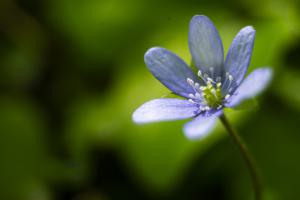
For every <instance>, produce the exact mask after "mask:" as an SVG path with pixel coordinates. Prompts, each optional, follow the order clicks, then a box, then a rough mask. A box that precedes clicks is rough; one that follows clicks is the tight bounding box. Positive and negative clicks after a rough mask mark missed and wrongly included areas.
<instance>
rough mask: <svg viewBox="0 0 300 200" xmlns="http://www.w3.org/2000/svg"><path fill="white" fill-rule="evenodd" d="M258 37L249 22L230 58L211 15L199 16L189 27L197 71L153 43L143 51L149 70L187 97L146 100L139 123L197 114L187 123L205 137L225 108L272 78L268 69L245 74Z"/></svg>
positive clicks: (192, 133) (190, 132)
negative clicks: (209, 16)
mask: <svg viewBox="0 0 300 200" xmlns="http://www.w3.org/2000/svg"><path fill="white" fill-rule="evenodd" d="M254 38H255V30H254V29H253V27H251V26H246V27H244V28H243V29H241V30H240V31H239V32H238V34H237V35H236V37H235V38H234V40H233V42H232V44H231V46H230V48H229V51H228V53H227V56H226V59H225V61H224V51H223V45H222V41H221V39H220V36H219V33H218V31H217V29H216V28H215V26H214V25H213V23H212V22H211V21H210V19H209V18H208V17H206V16H203V15H196V16H194V17H193V18H192V19H191V22H190V28H189V49H190V52H191V55H192V59H193V61H194V63H195V66H196V67H197V69H198V73H197V74H196V73H194V72H193V71H192V69H191V68H189V67H188V65H187V64H186V63H185V62H184V61H183V60H182V59H180V58H179V57H178V56H177V55H175V54H173V53H172V52H170V51H168V50H166V49H164V48H161V47H154V48H151V49H149V50H148V51H147V52H146V54H145V63H146V65H147V67H148V69H149V70H150V71H151V73H152V74H153V75H154V76H155V77H156V78H157V79H158V80H159V81H160V82H161V83H162V84H164V85H165V86H166V87H167V88H169V89H170V90H171V91H172V92H174V93H175V94H177V95H179V96H181V97H184V98H185V99H176V98H160V99H154V100H151V101H149V102H146V103H145V104H143V105H142V106H140V107H139V108H138V109H137V110H136V111H135V112H134V113H133V116H132V118H133V121H134V122H136V123H139V124H142V123H149V122H156V121H167V120H178V119H185V118H193V119H192V120H191V121H190V122H187V123H186V124H185V125H184V132H185V134H186V136H187V137H188V138H191V139H194V138H200V137H204V136H206V135H207V134H208V133H209V132H210V130H211V129H212V128H213V127H214V124H215V121H216V119H217V117H219V116H220V115H222V114H223V109H224V108H225V107H229V108H233V107H235V106H237V105H238V104H239V103H240V102H241V101H243V100H245V99H248V98H251V97H253V96H255V95H257V94H258V93H259V92H261V91H262V90H263V89H264V88H265V87H266V86H267V84H268V83H269V81H270V79H271V77H272V70H271V69H270V68H259V69H256V70H254V71H253V72H252V73H251V74H250V75H249V76H248V77H247V78H246V79H244V77H245V74H246V72H247V70H248V66H249V63H250V58H251V54H252V49H253V44H254Z"/></svg>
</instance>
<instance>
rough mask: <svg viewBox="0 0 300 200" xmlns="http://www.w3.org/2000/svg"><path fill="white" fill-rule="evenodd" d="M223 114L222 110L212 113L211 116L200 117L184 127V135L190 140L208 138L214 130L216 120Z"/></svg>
mask: <svg viewBox="0 0 300 200" xmlns="http://www.w3.org/2000/svg"><path fill="white" fill-rule="evenodd" d="M222 113H223V111H222V110H219V111H217V112H214V113H211V114H210V115H209V116H207V115H206V114H203V115H199V116H197V117H196V118H195V119H193V120H192V121H190V122H187V123H186V124H185V125H184V128H183V130H184V133H185V135H186V137H187V138H189V139H200V138H204V137H205V136H207V135H208V134H209V133H210V131H211V130H212V129H213V128H214V125H215V122H216V119H217V117H218V116H220V115H221V114H222Z"/></svg>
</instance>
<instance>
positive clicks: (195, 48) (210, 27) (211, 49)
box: [189, 15, 224, 78]
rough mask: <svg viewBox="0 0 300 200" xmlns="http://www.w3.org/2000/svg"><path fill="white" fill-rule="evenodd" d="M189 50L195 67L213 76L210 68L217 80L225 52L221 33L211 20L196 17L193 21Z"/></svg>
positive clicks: (191, 23) (200, 16)
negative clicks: (211, 69)
mask: <svg viewBox="0 0 300 200" xmlns="http://www.w3.org/2000/svg"><path fill="white" fill-rule="evenodd" d="M189 48H190V52H191V54H192V58H193V60H194V62H195V65H196V66H197V68H198V69H199V70H202V71H203V73H207V74H208V75H210V76H211V71H210V68H211V67H212V68H213V70H214V71H213V74H214V77H211V78H216V77H217V76H220V75H221V72H222V67H223V60H224V52H223V45H222V41H221V38H220V36H219V33H218V31H217V29H216V27H215V26H214V24H213V23H212V22H211V21H210V19H209V18H207V17H206V16H203V15H196V16H194V17H193V18H192V19H191V22H190V30H189Z"/></svg>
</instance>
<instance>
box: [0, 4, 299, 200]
mask: <svg viewBox="0 0 300 200" xmlns="http://www.w3.org/2000/svg"><path fill="white" fill-rule="evenodd" d="M299 9H300V2H299V1H297V0H294V1H292V0H287V1H286V0H272V1H271V0H245V1H239V0H229V1H223V0H202V1H201V0H189V1H188V0H185V1H179V0H166V1H161V0H152V1H150V0H149V1H146V0H145V1H141V0H127V1H124V0H86V1H81V0H15V1H13V0H1V2H0V199H6V200H27V199H28V200H51V199H55V200H60V199H74V200H111V199H146V200H147V199H149V200H161V199H172V200H173V199H180V200H182V199H205V200H210V199H212V200H215V199H218V200H220V199H221V200H244V199H249V200H250V199H251V198H252V189H251V183H250V178H249V175H248V171H247V168H246V166H245V164H244V163H243V161H242V159H241V157H240V155H239V152H238V151H237V148H236V147H235V146H234V145H233V144H232V142H231V141H230V139H229V137H227V134H226V131H225V130H224V128H223V127H222V126H221V125H220V123H218V126H217V128H216V129H215V131H214V132H213V133H212V134H211V135H210V136H209V137H208V138H206V139H205V140H202V141H189V140H188V139H186V138H185V137H184V135H183V132H182V125H183V124H184V122H183V121H179V122H166V123H154V124H149V125H144V126H137V125H135V124H133V123H132V121H131V114H132V112H133V111H134V109H136V108H137V107H138V106H139V105H141V104H142V103H143V102H145V101H147V100H150V99H153V98H158V97H161V96H163V95H164V94H166V93H167V91H168V90H167V89H166V88H164V87H163V86H162V85H161V84H160V83H159V82H158V81H157V80H156V79H155V78H154V77H153V76H152V75H151V74H150V73H149V71H148V70H147V69H146V67H145V64H144V63H143V55H144V53H145V52H146V50H147V49H148V48H150V47H152V46H163V47H165V48H167V49H170V50H171V51H173V52H175V53H176V54H178V55H179V56H181V57H182V58H184V60H186V61H187V62H189V61H190V55H189V50H188V45H187V33H188V24H189V20H190V19H191V17H192V16H193V15H195V14H204V15H207V16H208V17H209V18H211V20H212V21H213V22H214V23H215V25H216V26H217V28H218V30H219V32H220V35H221V37H222V40H223V43H224V47H225V49H228V47H229V45H230V43H231V41H232V39H233V38H234V36H235V34H236V33H237V32H238V31H239V29H241V28H242V27H244V26H246V25H253V26H254V28H255V29H256V31H257V32H256V41H255V48H254V52H253V57H252V61H251V67H250V71H252V70H253V69H255V68H256V67H260V66H271V67H272V68H273V70H274V79H273V82H272V84H271V86H270V87H269V88H268V90H267V91H266V92H265V93H264V94H262V95H260V96H259V98H258V99H257V101H258V102H259V106H256V107H255V109H252V110H249V109H248V110H245V109H243V110H237V111H227V114H228V116H229V119H230V121H231V122H232V124H233V126H234V127H235V128H236V129H237V130H238V132H239V133H240V134H241V135H242V137H243V138H244V139H245V141H246V143H247V144H248V145H249V148H250V149H251V151H252V152H253V154H254V156H255V158H256V160H257V162H258V164H259V166H260V168H261V172H262V174H263V177H264V183H265V197H266V198H265V199H266V200H297V199H299V195H300V190H299V186H300V183H299V180H300V156H299V153H300V131H299V129H300V128H299V127H300V124H299V122H300V37H299V36H300V29H299V26H300V12H299Z"/></svg>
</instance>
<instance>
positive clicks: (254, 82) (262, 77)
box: [225, 68, 273, 107]
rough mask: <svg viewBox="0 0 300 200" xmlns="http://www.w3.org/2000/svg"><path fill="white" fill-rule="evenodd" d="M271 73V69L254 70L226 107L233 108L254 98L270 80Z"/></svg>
mask: <svg viewBox="0 0 300 200" xmlns="http://www.w3.org/2000/svg"><path fill="white" fill-rule="evenodd" d="M272 74H273V71H272V69H271V68H259V69H256V70H254V71H253V72H252V73H251V74H250V75H249V76H248V77H247V78H246V79H245V80H244V81H243V82H242V84H241V85H240V86H239V87H238V88H237V90H236V91H235V93H234V94H233V96H232V97H231V98H229V100H228V103H226V104H225V106H227V107H235V106H236V105H238V104H239V103H240V102H242V101H243V100H245V99H248V98H251V97H254V96H255V95H257V94H259V93H260V92H262V91H263V90H264V89H265V88H266V87H267V86H268V84H269V82H270V80H271V79H272Z"/></svg>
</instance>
